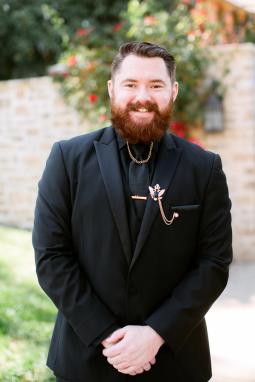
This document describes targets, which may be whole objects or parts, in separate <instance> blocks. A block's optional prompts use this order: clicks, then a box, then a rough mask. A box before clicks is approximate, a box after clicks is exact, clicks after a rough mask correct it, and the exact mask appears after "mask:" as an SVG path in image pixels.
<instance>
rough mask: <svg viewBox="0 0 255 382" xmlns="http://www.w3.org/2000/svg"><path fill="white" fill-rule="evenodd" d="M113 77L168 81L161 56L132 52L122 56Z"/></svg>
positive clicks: (121, 79) (120, 79) (118, 78)
mask: <svg viewBox="0 0 255 382" xmlns="http://www.w3.org/2000/svg"><path fill="white" fill-rule="evenodd" d="M115 77H116V79H117V80H119V81H124V80H125V78H129V79H134V80H154V79H162V80H163V81H170V77H169V73H168V71H167V67H166V64H165V61H164V60H163V59H162V58H161V57H139V56H135V55H133V54H130V55H129V56H127V57H126V58H124V60H123V61H122V63H121V65H120V68H119V69H118V71H117V72H116V74H115Z"/></svg>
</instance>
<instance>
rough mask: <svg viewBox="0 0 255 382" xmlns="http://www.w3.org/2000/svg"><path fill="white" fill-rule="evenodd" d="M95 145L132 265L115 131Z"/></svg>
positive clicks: (123, 243) (113, 211) (126, 253)
mask: <svg viewBox="0 0 255 382" xmlns="http://www.w3.org/2000/svg"><path fill="white" fill-rule="evenodd" d="M94 145H95V149H96V154H97V159H98V163H99V167H100V171H101V173H102V177H103V181H104V185H105V189H106V192H107V195H108V199H109V203H110V206H111V210H112V213H113V216H114V219H115V223H116V227H117V230H118V232H119V235H120V240H121V243H122V246H123V250H124V253H125V256H126V258H127V261H128V263H130V260H131V246H130V235H129V228H128V220H127V213H126V207H125V196H124V190H123V184H122V177H121V169H120V163H119V156H118V147H117V143H116V140H115V136H114V131H113V129H112V128H107V129H106V130H105V132H104V135H103V136H102V138H101V139H100V141H94Z"/></svg>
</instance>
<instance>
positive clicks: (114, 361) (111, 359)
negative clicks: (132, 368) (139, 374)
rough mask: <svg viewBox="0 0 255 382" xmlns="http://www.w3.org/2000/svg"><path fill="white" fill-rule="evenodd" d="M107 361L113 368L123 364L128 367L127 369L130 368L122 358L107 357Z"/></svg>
mask: <svg viewBox="0 0 255 382" xmlns="http://www.w3.org/2000/svg"><path fill="white" fill-rule="evenodd" d="M107 361H108V362H109V363H110V364H111V365H113V366H119V365H121V364H124V365H126V367H128V366H129V365H128V364H127V363H126V362H125V360H124V359H123V358H122V357H107Z"/></svg>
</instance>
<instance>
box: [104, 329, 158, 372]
mask: <svg viewBox="0 0 255 382" xmlns="http://www.w3.org/2000/svg"><path fill="white" fill-rule="evenodd" d="M163 343H164V340H163V339H162V337H160V335H159V334H158V333H157V332H155V330H154V329H152V328H151V327H150V326H138V325H128V326H125V327H123V328H120V329H118V330H116V331H115V332H113V333H112V334H111V336H109V337H108V338H106V339H105V340H104V341H103V342H102V345H103V346H104V349H103V355H104V356H105V357H107V361H108V362H109V363H110V364H111V365H112V366H113V367H114V368H115V369H117V370H118V371H119V372H120V373H123V374H129V375H136V374H140V373H143V372H144V371H149V370H150V369H151V366H152V365H154V364H155V362H156V358H155V356H156V354H157V353H158V350H159V348H160V346H161V345H162V344H163Z"/></svg>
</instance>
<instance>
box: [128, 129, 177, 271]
mask: <svg viewBox="0 0 255 382" xmlns="http://www.w3.org/2000/svg"><path fill="white" fill-rule="evenodd" d="M180 157H181V149H179V148H177V147H176V146H175V143H174V141H173V138H172V136H171V135H170V134H166V135H165V136H164V138H163V142H162V144H161V146H160V152H159V156H158V159H157V163H156V168H155V172H154V176H153V180H152V186H153V187H154V186H155V185H156V184H159V185H160V187H161V189H163V188H164V189H165V190H166V191H165V193H164V196H163V205H164V204H165V203H164V198H165V200H167V198H168V194H169V192H168V189H169V187H170V185H171V182H172V180H173V177H174V173H175V170H176V167H177V165H178V162H179V160H180ZM158 214H160V211H159V205H158V202H156V201H154V200H153V199H152V198H151V197H150V195H149V196H148V200H147V203H146V207H145V211H144V217H143V221H142V224H141V229H140V232H139V235H138V238H137V243H136V248H135V253H134V256H133V259H132V262H131V265H130V266H131V267H132V266H133V264H134V263H135V261H136V259H137V257H138V255H139V253H140V252H141V249H142V247H143V245H144V243H145V241H146V239H147V237H148V234H149V232H150V230H151V227H152V224H153V222H154V220H155V218H156V216H157V215H158Z"/></svg>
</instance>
